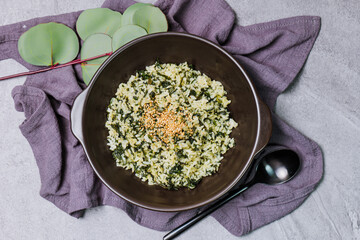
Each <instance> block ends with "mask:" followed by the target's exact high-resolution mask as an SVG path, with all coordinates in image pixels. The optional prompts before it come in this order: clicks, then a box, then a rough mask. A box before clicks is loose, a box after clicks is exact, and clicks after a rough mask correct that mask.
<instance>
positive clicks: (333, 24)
mask: <svg viewBox="0 0 360 240" xmlns="http://www.w3.org/2000/svg"><path fill="white" fill-rule="evenodd" d="M102 1H103V0H87V1H73V0H62V1H60V0H47V1H42V0H11V1H9V0H0V3H1V4H0V5H1V7H0V25H5V24H10V23H14V22H18V21H21V20H27V19H30V18H33V17H40V16H46V15H52V14H60V13H66V12H69V11H75V10H81V9H86V8H94V7H97V6H100V5H101V3H102ZM147 2H152V1H147ZM228 2H229V4H230V5H231V6H232V7H233V8H234V9H235V11H236V12H237V14H238V22H239V23H240V24H242V25H249V24H254V23H260V22H265V21H270V20H276V19H279V18H284V17H290V16H297V15H318V16H321V17H322V30H321V32H320V35H319V38H318V40H317V41H316V43H315V46H314V48H313V50H312V52H311V54H310V57H309V59H308V61H307V63H306V65H305V67H304V69H303V71H302V73H301V74H300V75H299V77H298V78H297V79H296V80H295V82H294V84H292V85H291V86H290V87H289V89H287V90H286V91H285V93H284V94H282V95H281V96H280V97H279V99H278V102H277V106H276V112H277V113H278V114H279V115H280V116H281V117H282V118H283V119H285V120H286V121H287V122H289V123H290V124H291V125H293V126H294V127H295V128H297V129H299V130H300V131H301V132H302V133H304V134H305V135H307V136H308V137H310V138H312V139H313V140H315V141H317V142H318V143H319V144H320V146H321V147H322V150H323V152H324V157H325V175H324V178H323V181H322V182H321V184H320V186H319V187H318V188H317V190H316V191H315V192H314V193H313V194H312V195H311V196H310V197H309V198H308V199H307V200H306V202H305V203H304V204H303V205H302V206H301V207H300V208H298V209H297V210H296V211H294V212H293V213H292V214H290V215H288V216H286V217H284V218H282V219H280V220H279V221H276V222H274V223H271V224H269V225H267V226H265V227H263V228H261V229H259V230H257V231H254V232H252V233H250V234H248V235H246V236H244V237H241V239H244V240H250V239H274V240H275V239H276V240H282V239H360V180H359V179H360V173H359V172H360V160H359V153H358V152H359V150H360V128H359V125H360V11H359V10H360V2H359V1H358V0H347V1H342V0H340V1H336V0H327V1H326V0H318V1H312V0H302V1H295V0H287V1H281V0H272V1H267V0H253V1H244V0H242V1H239V0H228ZM25 70H26V69H25V68H24V67H23V66H21V65H19V64H17V63H16V62H14V61H12V60H6V61H1V62H0V75H1V76H3V75H8V74H13V73H17V72H21V71H25ZM24 80H25V78H17V79H12V80H8V81H3V82H0V136H1V137H0V239H161V238H162V236H163V235H164V233H162V232H157V231H154V230H151V229H147V228H144V227H142V226H139V225H138V224H136V223H134V222H133V221H132V220H131V219H130V218H129V217H128V216H127V215H126V214H125V213H124V212H122V211H121V210H119V209H116V208H113V207H107V206H105V207H97V208H94V209H90V210H88V211H87V212H86V215H85V217H84V218H81V219H74V218H72V217H70V216H68V215H67V214H65V213H63V212H62V211H60V210H59V209H57V208H56V207H55V206H53V205H52V204H51V203H49V202H47V201H46V200H44V199H42V198H41V197H40V196H39V195H38V192H39V188H40V179H39V174H38V169H37V166H36V163H35V160H34V157H33V154H32V151H31V149H30V147H29V144H28V143H27V142H26V140H25V138H24V137H23V136H22V135H21V133H20V131H19V129H18V125H19V124H20V123H21V122H22V121H23V120H24V116H23V114H22V113H18V112H16V111H15V109H14V106H13V100H12V98H11V95H10V93H11V90H12V88H13V87H14V86H16V85H19V84H22V83H23V82H24ZM179 239H238V237H235V236H233V235H231V234H230V233H228V232H227V231H226V230H225V229H224V228H223V227H222V226H221V225H220V224H218V223H217V222H216V221H215V220H214V219H213V218H211V217H209V218H207V219H205V220H204V221H202V222H201V223H199V224H198V225H197V226H196V227H194V228H192V229H191V230H189V231H188V232H186V233H185V234H183V235H182V236H181V237H179Z"/></svg>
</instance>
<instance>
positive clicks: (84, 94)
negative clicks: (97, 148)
mask: <svg viewBox="0 0 360 240" xmlns="http://www.w3.org/2000/svg"><path fill="white" fill-rule="evenodd" d="M162 36H180V37H187V38H192V39H195V40H198V41H201V42H203V43H205V44H208V45H211V46H212V47H214V48H216V49H217V50H219V51H220V52H222V53H223V54H224V55H225V56H226V57H228V58H229V59H230V60H231V61H232V62H233V63H234V64H235V65H236V66H237V67H238V68H239V69H240V71H241V72H242V74H243V75H244V77H245V79H246V81H247V82H248V85H249V87H250V89H251V91H252V93H253V96H254V101H255V105H256V112H257V117H258V122H257V133H256V139H255V143H254V145H253V149H252V151H251V154H250V156H249V159H248V160H247V163H246V164H245V167H244V168H243V169H242V170H241V171H240V172H239V174H238V175H237V177H236V178H235V179H234V180H233V181H232V182H231V184H229V185H228V186H227V187H226V188H224V189H222V190H221V191H220V192H219V193H217V194H215V195H214V196H212V197H210V198H208V199H207V200H205V201H202V202H200V203H196V204H191V205H188V206H182V207H155V206H150V205H147V204H143V203H141V201H140V202H139V201H135V200H132V199H129V198H128V197H125V196H123V195H122V194H121V193H119V192H118V191H117V190H115V189H114V188H112V187H111V186H110V184H109V183H107V182H106V181H105V180H104V178H103V177H102V176H101V174H100V173H99V171H98V170H97V169H96V167H95V166H94V164H93V163H92V160H91V158H90V156H89V153H88V151H87V147H86V144H85V142H84V140H83V139H79V137H77V138H78V139H79V141H80V143H81V145H82V147H83V149H84V152H85V154H86V156H87V159H88V162H89V163H90V165H91V167H92V169H93V170H94V172H95V173H96V175H97V177H98V178H99V179H100V180H101V182H102V183H103V184H104V185H105V186H106V187H107V188H108V189H110V190H111V191H112V192H113V193H115V194H116V195H117V196H119V197H121V198H122V199H124V200H125V201H127V202H130V203H132V204H134V205H136V206H139V207H142V208H145V209H149V210H153V211H160V212H178V211H185V210H190V209H194V208H198V207H201V206H204V205H207V204H209V203H211V202H214V201H215V200H217V199H219V198H220V197H222V196H223V195H224V194H226V193H227V192H229V191H230V190H231V189H232V188H233V187H234V186H235V185H236V184H237V183H238V182H239V181H240V179H241V178H242V177H243V176H244V175H245V173H246V172H247V171H248V169H249V167H250V166H251V164H252V162H253V159H254V156H255V155H256V153H258V152H259V151H260V150H261V149H262V148H263V147H262V148H261V149H260V150H257V146H258V143H259V141H260V140H259V139H260V131H261V121H260V118H261V113H260V111H261V110H260V101H261V100H260V99H259V96H258V94H257V92H256V89H255V87H254V84H253V82H252V81H251V79H250V78H249V76H248V74H247V73H246V71H245V70H244V69H243V67H242V66H241V65H240V64H239V63H238V62H237V61H236V59H235V58H234V57H233V56H232V55H231V54H230V53H229V52H227V51H226V50H225V49H224V48H222V47H221V46H220V45H217V44H216V43H214V42H211V41H210V40H207V39H205V38H203V37H200V36H197V35H194V34H190V33H182V32H161V33H152V34H148V35H145V36H142V37H139V38H137V39H135V40H133V41H131V42H129V43H127V44H125V45H123V46H122V47H120V48H119V49H117V50H116V51H115V52H113V53H112V54H111V55H110V56H109V57H108V58H107V59H106V60H105V61H104V62H103V63H102V64H101V66H100V67H99V68H98V70H97V71H96V73H95V74H94V76H93V77H92V79H91V81H90V84H89V85H88V86H87V87H86V88H85V89H84V90H83V92H81V93H80V94H79V95H78V96H77V97H76V98H75V100H76V99H77V98H78V97H80V95H82V98H83V105H82V113H81V119H80V121H81V129H80V131H81V134H82V133H83V121H84V111H83V110H84V106H85V105H86V104H87V101H88V98H89V95H90V93H91V90H92V88H93V87H94V84H95V82H96V80H97V79H98V77H99V75H100V74H101V72H102V71H103V70H104V68H105V67H106V66H107V65H108V64H109V63H110V62H111V61H112V60H113V59H114V58H116V57H117V56H118V55H119V54H121V53H122V52H123V51H124V50H126V49H127V48H129V47H131V46H133V45H136V44H137V43H139V42H142V41H146V40H148V39H152V38H156V37H162ZM75 100H74V102H75ZM72 111H73V108H72V109H71V112H72ZM72 115H73V114H71V118H72ZM71 118H70V121H71V122H72V119H71ZM71 125H72V127H71V129H72V132H73V133H74V130H73V124H71ZM74 135H75V136H77V134H75V133H74Z"/></svg>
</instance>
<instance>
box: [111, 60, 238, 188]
mask: <svg viewBox="0 0 360 240" xmlns="http://www.w3.org/2000/svg"><path fill="white" fill-rule="evenodd" d="M225 95H226V91H225V90H224V87H223V86H222V84H221V83H220V82H219V81H215V80H211V79H210V78H209V77H208V76H206V75H205V74H202V73H201V72H199V71H196V70H194V69H193V68H192V66H191V65H188V64H187V63H182V64H178V65H177V64H169V63H164V64H160V63H158V62H156V63H155V64H154V65H151V66H148V67H146V70H143V71H138V72H137V73H136V74H135V75H132V76H131V77H130V79H129V81H128V82H127V83H121V84H120V85H119V88H118V89H117V92H116V96H115V97H113V98H112V99H111V101H110V105H109V107H108V109H107V113H108V115H107V122H106V128H107V129H108V131H109V134H108V137H107V140H108V145H109V147H110V150H111V151H112V155H113V157H114V159H115V161H116V165H117V166H119V167H123V168H125V169H130V170H131V171H132V172H134V173H135V175H136V176H137V177H139V178H140V179H141V180H142V181H147V182H148V184H150V185H153V184H157V185H160V186H162V187H165V188H168V189H178V188H180V187H188V188H190V189H193V188H194V187H195V186H196V185H197V183H198V182H199V181H200V180H201V179H202V178H203V177H205V176H209V175H211V174H213V173H214V172H216V171H217V170H218V168H219V166H220V163H221V160H222V159H223V156H222V155H223V154H225V152H226V151H227V150H228V149H230V148H232V147H233V146H234V145H235V142H234V139H233V138H231V137H230V133H231V131H232V129H233V128H236V127H237V125H238V124H237V123H236V122H235V121H234V120H233V119H232V118H230V116H229V111H228V110H227V108H226V107H227V105H229V104H230V100H228V99H227V98H226V96H225Z"/></svg>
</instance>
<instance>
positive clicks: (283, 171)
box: [163, 149, 300, 240]
mask: <svg viewBox="0 0 360 240" xmlns="http://www.w3.org/2000/svg"><path fill="white" fill-rule="evenodd" d="M299 169H300V159H299V157H298V155H297V154H296V153H295V152H294V151H292V150H289V149H282V150H279V151H275V152H272V153H269V154H268V155H266V156H264V157H263V158H262V159H261V160H260V161H259V163H258V165H257V166H256V169H255V171H256V173H255V177H254V178H253V179H252V180H251V181H250V182H249V183H248V184H246V185H245V186H243V187H241V188H240V189H235V190H233V191H230V192H229V193H227V195H226V196H225V197H224V198H223V199H220V200H219V201H218V202H216V203H215V204H213V205H211V206H210V207H209V208H207V209H206V210H204V211H202V212H201V213H199V214H198V215H196V216H195V217H193V218H191V219H190V220H188V221H187V222H185V223H183V224H182V225H180V226H178V227H177V228H175V229H174V230H172V231H170V232H169V233H168V234H166V235H165V236H164V238H163V240H170V239H173V238H174V237H176V236H178V235H179V234H181V233H182V232H184V231H185V230H187V229H188V228H190V227H192V226H193V225H194V224H195V223H197V222H199V221H200V220H201V219H203V218H204V217H206V216H207V215H209V214H211V213H213V212H214V211H215V210H217V209H218V208H220V207H222V206H223V205H224V204H226V203H227V202H229V201H230V200H232V199H234V198H235V197H237V196H238V195H239V194H240V193H242V192H244V191H245V190H246V189H248V188H249V187H251V186H252V185H254V184H256V183H265V184H269V185H274V184H281V183H285V182H287V181H289V180H290V179H292V178H293V177H294V176H295V175H296V173H297V172H298V170H299Z"/></svg>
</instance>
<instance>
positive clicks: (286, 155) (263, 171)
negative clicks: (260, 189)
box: [253, 149, 300, 185]
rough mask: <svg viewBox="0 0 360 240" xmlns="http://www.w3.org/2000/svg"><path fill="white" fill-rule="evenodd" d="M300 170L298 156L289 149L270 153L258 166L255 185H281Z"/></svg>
mask: <svg viewBox="0 0 360 240" xmlns="http://www.w3.org/2000/svg"><path fill="white" fill-rule="evenodd" d="M299 169H300V159H299V157H298V155H297V154H296V153H295V152H294V151H292V150H289V149H283V150H279V151H275V152H272V153H269V154H268V155H266V156H265V157H263V158H262V159H261V161H260V162H259V164H258V165H257V169H256V175H255V178H254V180H253V181H255V183H265V184H269V185H274V184H281V183H285V182H287V181H289V180H290V179H292V178H293V177H294V176H295V175H296V173H297V172H298V171H299Z"/></svg>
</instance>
